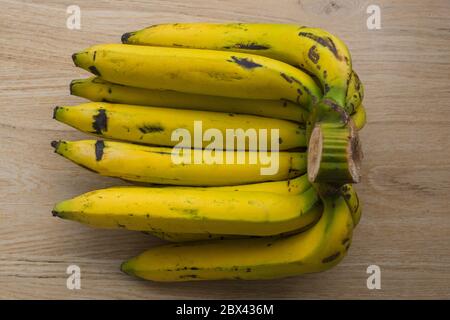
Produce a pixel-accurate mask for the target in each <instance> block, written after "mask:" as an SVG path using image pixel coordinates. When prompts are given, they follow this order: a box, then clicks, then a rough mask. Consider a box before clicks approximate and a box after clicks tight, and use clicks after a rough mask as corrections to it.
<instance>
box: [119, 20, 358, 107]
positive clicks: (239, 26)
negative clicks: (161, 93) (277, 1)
mask: <svg viewBox="0 0 450 320" xmlns="http://www.w3.org/2000/svg"><path fill="white" fill-rule="evenodd" d="M122 42H123V43H127V44H137V45H148V46H161V47H178V48H196V49H207V50H220V51H222V50H224V51H227V50H229V51H234V52H242V53H248V54H256V55H261V56H265V57H269V58H272V59H275V60H279V61H283V62H286V63H288V64H290V65H292V66H296V67H300V68H302V69H306V70H307V71H308V72H309V73H311V74H313V75H314V76H315V77H316V78H317V79H318V80H319V82H320V83H321V86H322V89H323V91H324V93H325V98H332V99H333V100H334V101H335V102H337V103H338V104H339V105H341V106H343V107H345V109H346V111H347V113H348V114H351V113H352V112H353V108H354V106H358V105H359V104H360V103H361V101H362V91H361V90H362V86H361V84H360V82H359V79H358V77H357V76H355V77H354V76H353V75H352V66H351V57H350V53H349V52H348V49H347V47H346V46H345V44H344V43H343V42H342V41H341V40H340V39H338V38H337V37H336V36H334V35H332V34H330V33H328V32H326V31H324V30H321V29H318V28H308V27H304V26H298V25H290V24H254V23H227V24H220V23H175V24H159V25H153V26H150V27H148V28H145V29H142V30H139V31H135V32H128V33H125V34H124V35H123V36H122ZM349 79H350V80H349ZM348 88H349V89H348ZM347 89H348V90H349V91H351V94H350V95H349V97H348V98H347V97H346V96H347ZM353 94H356V95H357V97H353ZM346 98H347V101H346Z"/></svg>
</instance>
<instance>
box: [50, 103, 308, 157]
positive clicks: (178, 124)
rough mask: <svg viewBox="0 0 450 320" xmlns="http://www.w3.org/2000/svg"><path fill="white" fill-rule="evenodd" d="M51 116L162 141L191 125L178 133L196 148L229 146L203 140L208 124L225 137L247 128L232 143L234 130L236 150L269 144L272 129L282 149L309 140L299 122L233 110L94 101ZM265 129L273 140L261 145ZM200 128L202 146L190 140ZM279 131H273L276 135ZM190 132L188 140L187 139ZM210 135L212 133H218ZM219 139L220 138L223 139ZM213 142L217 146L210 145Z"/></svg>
mask: <svg viewBox="0 0 450 320" xmlns="http://www.w3.org/2000/svg"><path fill="white" fill-rule="evenodd" d="M53 117H54V118H55V119H56V120H58V121H60V122H63V123H65V124H68V125H70V126H72V127H74V128H76V129H78V130H80V131H83V132H86V133H91V134H95V135H97V136H101V137H105V138H111V139H118V140H126V141H131V142H137V143H143V144H153V145H160V146H176V145H178V146H179V143H180V141H172V135H173V134H174V133H180V130H182V129H185V130H187V134H188V135H189V136H188V137H186V136H185V135H186V134H185V133H183V132H181V133H183V135H181V133H180V135H179V136H178V139H180V140H182V141H181V143H186V142H187V143H190V146H193V147H194V148H202V147H203V148H206V147H209V148H210V149H219V150H220V149H222V148H223V149H225V148H226V145H224V144H225V143H222V139H218V141H217V140H215V141H213V142H211V141H201V140H204V139H203V137H204V136H203V132H205V133H206V131H207V130H208V129H212V130H214V132H215V133H218V134H221V135H222V137H223V138H226V137H227V135H228V133H227V131H230V130H232V131H231V132H232V133H233V134H234V133H238V130H240V131H241V132H242V133H243V134H242V135H241V136H242V139H237V140H238V142H236V143H234V141H235V139H234V138H235V136H234V135H231V140H232V141H233V144H234V149H237V150H245V149H247V150H268V149H271V147H272V143H273V139H272V135H273V130H272V129H275V130H277V131H278V132H276V133H278V137H277V140H278V141H275V143H279V149H280V150H288V149H293V148H298V147H304V146H305V145H306V141H305V131H304V129H303V128H302V126H301V125H300V124H297V123H294V122H291V121H286V120H280V119H271V118H264V117H257V116H251V115H242V114H234V113H229V114H227V113H219V112H207V111H197V110H182V109H167V108H157V107H144V106H132V105H123V104H111V103H104V102H90V103H84V104H80V105H77V106H63V107H56V108H55V110H54V115H53ZM199 121H201V123H200V122H199ZM196 124H197V125H196ZM199 126H200V127H199ZM196 128H197V129H196ZM264 129H266V133H267V141H266V142H267V143H266V144H269V146H267V145H264V144H263V145H261V143H262V140H261V139H259V138H258V136H259V134H260V133H262V132H263V131H261V130H264ZM217 131H219V132H217ZM196 132H198V135H199V138H200V139H199V140H200V142H199V143H201V145H199V146H196V144H195V143H192V138H194V137H195V136H196ZM274 132H275V131H274ZM244 134H247V135H246V137H251V136H252V135H253V136H254V137H255V139H245V137H244ZM275 137H276V136H273V138H275ZM181 138H182V139H181ZM188 138H189V140H190V141H185V139H188ZM212 138H214V135H213V136H212ZM209 139H211V137H210V138H209ZM227 140H229V139H227ZM250 140H251V141H250ZM239 141H241V143H240V142H239ZM258 141H259V142H258ZM227 142H229V141H227ZM217 143H222V145H218V144H217ZM212 145H214V146H215V147H212ZM230 149H231V148H230Z"/></svg>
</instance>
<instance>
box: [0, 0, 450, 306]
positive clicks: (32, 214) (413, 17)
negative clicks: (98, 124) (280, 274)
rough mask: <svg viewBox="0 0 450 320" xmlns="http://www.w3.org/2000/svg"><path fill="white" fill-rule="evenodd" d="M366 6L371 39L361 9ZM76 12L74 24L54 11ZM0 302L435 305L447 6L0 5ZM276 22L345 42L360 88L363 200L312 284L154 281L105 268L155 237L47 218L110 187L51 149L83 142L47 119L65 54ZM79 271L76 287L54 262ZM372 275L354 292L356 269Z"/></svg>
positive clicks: (443, 253)
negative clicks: (374, 268)
mask: <svg viewBox="0 0 450 320" xmlns="http://www.w3.org/2000/svg"><path fill="white" fill-rule="evenodd" d="M372 3H373V4H378V5H380V7H381V19H382V21H381V23H382V29H381V30H372V31H370V30H368V29H367V27H366V19H367V17H368V14H367V13H366V8H367V6H368V5H370V4H372ZM71 4H77V5H79V6H80V7H81V14H82V17H81V19H82V20H81V23H82V25H81V30H74V31H72V30H68V29H67V28H66V18H67V14H66V8H67V6H69V5H71ZM0 7H1V8H2V10H1V11H0V106H1V107H0V137H1V140H0V298H7V299H11V298H25V299H35V298H44V299H50V298H51V299H55V298H60V299H80V298H97V299H98V298H107V299H109V298H120V299H131V298H138V299H141V298H142V299H158V298H169V299H171V298H193V299H201V298H291V299H300V298H447V299H448V298H450V292H449V287H450V249H449V248H450V226H449V218H450V216H449V215H450V201H449V193H450V151H449V150H450V139H449V137H450V103H449V101H450V86H449V79H450V18H449V17H450V2H449V1H446V0H442V1H395V2H394V1H387V0H377V1H356V0H353V1H352V0H348V1H337V0H335V1H329V0H311V1H300V0H231V1H219V0H190V1H184V0H171V1H166V0H159V1H156V0H155V1H144V0H126V1H104V0H98V1H87V0H84V1H82V0H77V1H73V2H72V1H57V0H45V1H44V0H42V1H19V0H0ZM181 21H247V22H258V21H263V22H287V23H299V24H306V25H311V26H318V27H323V28H325V29H327V30H329V31H331V32H333V33H335V34H337V35H338V36H340V37H341V38H342V39H343V40H344V41H345V42H346V43H347V44H348V46H349V48H350V50H351V52H352V56H353V61H354V66H355V70H357V72H358V73H359V75H360V77H361V79H362V81H363V82H364V85H365V88H366V98H365V105H366V107H367V113H368V119H369V122H368V125H367V126H366V128H365V129H364V130H363V132H362V139H363V142H364V151H365V159H364V170H363V181H362V183H361V184H360V185H358V187H357V189H358V191H359V193H360V197H361V199H362V202H363V205H364V212H363V218H362V221H361V223H360V225H359V226H358V228H357V229H356V231H355V234H354V241H353V245H352V247H351V249H350V251H349V255H348V256H347V257H346V258H345V259H344V261H343V262H342V263H341V264H340V265H339V266H337V267H336V268H334V269H332V270H330V271H328V272H325V273H321V274H313V275H307V276H302V277H297V278H292V279H285V280H277V281H256V282H243V281H234V282H232V281H227V282H224V281H223V282H209V283H201V282H195V283H193V282H191V283H178V284H159V283H151V282H145V281H141V280H138V279H134V278H131V277H129V276H126V275H125V274H122V273H121V272H120V271H119V265H120V263H121V262H122V261H123V260H124V259H127V258H129V257H132V256H134V255H136V254H138V253H140V252H141V251H143V250H144V249H146V248H149V247H150V246H153V245H155V244H157V243H159V241H158V240H156V239H154V238H152V237H150V236H146V235H144V234H140V233H133V232H127V231H123V230H119V231H105V230H94V229H90V228H88V227H85V226H82V225H80V224H77V223H72V222H66V221H63V220H60V219H56V218H52V216H51V214H50V211H51V208H52V206H53V204H54V203H55V202H57V201H60V200H62V199H65V198H69V197H72V196H75V195H78V194H80V193H83V192H86V191H89V190H93V189H95V188H100V187H106V186H110V185H113V184H122V182H119V181H118V180H114V179H109V178H102V177H99V176H96V175H95V174H93V173H90V172H87V171H84V170H82V169H80V168H79V167H77V166H75V165H73V164H72V163H70V162H69V161H67V160H65V159H63V158H61V157H59V156H57V155H55V154H54V153H53V152H52V149H51V147H50V141H51V140H53V139H75V138H81V137H84V136H83V135H82V134H80V133H77V132H75V131H74V130H72V129H70V128H68V127H66V126H63V125H61V124H59V123H57V122H56V121H54V120H52V109H53V107H54V106H55V105H62V104H76V103H78V102H81V101H82V100H81V99H78V98H75V97H71V96H70V95H69V92H68V85H69V82H70V80H71V79H73V78H76V77H80V76H85V75H86V73H84V72H83V71H81V70H78V69H76V68H74V67H73V66H72V61H71V58H70V56H71V54H72V53H73V52H75V51H78V50H80V49H83V48H84V47H87V46H90V45H93V44H95V43H101V42H119V41H120V35H121V34H122V33H123V32H126V31H132V30H136V29H140V28H142V27H144V26H147V25H150V24H155V23H161V22H181ZM70 264H77V265H79V266H80V267H81V272H82V279H81V285H82V289H81V290H74V291H71V290H68V289H67V288H66V277H67V275H66V268H67V266H68V265H70ZM371 264H376V265H378V266H380V268H381V272H382V279H381V281H382V284H381V285H382V288H381V290H368V289H367V287H366V279H367V276H368V275H367V274H366V268H367V267H368V266H369V265H371Z"/></svg>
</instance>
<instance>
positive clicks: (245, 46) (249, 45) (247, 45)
mask: <svg viewBox="0 0 450 320" xmlns="http://www.w3.org/2000/svg"><path fill="white" fill-rule="evenodd" d="M223 48H224V49H227V50H229V49H232V48H236V49H244V50H245V49H246V50H268V49H270V46H269V45H263V44H257V43H255V42H251V43H236V44H235V45H233V46H227V47H223Z"/></svg>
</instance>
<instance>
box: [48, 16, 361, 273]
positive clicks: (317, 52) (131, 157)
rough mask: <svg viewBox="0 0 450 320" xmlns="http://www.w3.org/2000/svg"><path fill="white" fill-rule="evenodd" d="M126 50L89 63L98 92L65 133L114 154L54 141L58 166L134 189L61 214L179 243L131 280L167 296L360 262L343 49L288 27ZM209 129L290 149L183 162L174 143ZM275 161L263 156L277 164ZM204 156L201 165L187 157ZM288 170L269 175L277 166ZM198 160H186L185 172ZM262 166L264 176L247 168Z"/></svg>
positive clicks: (356, 123) (182, 34)
mask: <svg viewBox="0 0 450 320" xmlns="http://www.w3.org/2000/svg"><path fill="white" fill-rule="evenodd" d="M122 42H123V44H101V45H96V46H93V47H90V48H88V49H86V50H84V51H81V52H78V53H75V54H74V55H73V56H72V58H73V61H74V63H75V65H76V66H78V67H81V68H83V69H85V70H87V71H90V72H91V73H92V74H93V75H94V77H91V78H87V79H79V80H73V81H72V83H71V84H70V91H71V94H73V95H76V96H79V97H83V98H86V99H88V100H90V101H91V102H88V103H83V104H80V105H77V106H59V107H56V108H55V109H54V115H53V116H54V119H56V120H58V121H60V122H63V123H65V124H68V125H70V126H72V127H74V128H76V129H78V130H80V131H83V132H86V133H89V134H93V135H96V136H98V137H101V138H107V139H112V140H120V141H110V140H103V139H102V140H82V141H54V142H52V146H53V147H54V149H55V152H56V153H58V154H60V155H62V156H64V157H65V158H67V159H69V160H71V161H73V162H75V163H76V164H78V165H80V166H82V167H85V168H86V169H88V170H91V171H94V172H96V173H98V174H101V175H104V176H111V177H118V178H122V179H124V180H127V181H130V182H134V183H135V186H126V187H111V188H107V189H103V190H96V191H92V192H88V193H86V194H83V195H80V196H78V197H75V198H72V199H69V200H65V201H62V202H60V203H58V204H56V205H55V207H54V209H53V215H54V216H57V217H60V218H63V219H69V220H74V221H78V222H81V223H84V224H87V225H90V226H94V227H100V228H125V229H129V230H137V231H142V232H146V233H149V234H152V235H155V236H157V237H160V238H162V239H164V240H168V241H172V242H174V243H171V244H164V245H160V246H157V247H153V248H151V249H150V250H148V251H146V252H144V253H142V254H141V255H139V256H137V257H135V258H132V259H130V260H128V261H126V262H124V263H123V264H122V266H121V269H122V270H123V271H124V272H126V273H128V274H132V275H135V276H138V277H141V278H144V279H149V280H154V281H189V280H217V279H270V278H280V277H287V276H294V275H299V274H303V273H310V272H318V271H323V270H326V269H329V268H331V267H332V266H334V265H336V264H337V263H339V261H341V259H342V258H343V257H344V256H345V254H346V253H347V251H348V249H349V246H350V243H351V239H352V231H353V229H354V227H355V226H356V225H357V224H358V222H359V219H360V216H361V206H360V203H359V200H358V196H357V194H356V192H355V190H354V189H353V186H352V183H355V182H358V181H359V165H360V161H361V157H362V153H361V149H360V142H359V138H358V130H360V129H361V128H362V127H363V126H364V124H365V121H366V117H365V110H364V107H363V105H362V103H361V102H362V99H363V86H362V84H361V83H360V80H359V78H358V76H357V74H356V73H355V72H354V71H353V70H352V66H351V58H350V54H349V52H348V50H347V48H346V46H345V45H344V44H343V43H342V41H340V40H339V39H338V38H337V37H335V36H333V35H331V34H329V33H328V32H326V31H323V30H321V29H317V28H307V27H302V26H296V25H285V24H243V23H231V24H209V23H188V24H179V23H177V24H163V25H154V26H151V27H148V28H146V29H143V30H140V31H136V32H131V33H125V34H124V35H123V36H122ZM196 121H201V122H202V127H203V129H205V130H207V129H211V130H215V132H218V133H220V134H222V135H223V136H226V134H227V130H229V129H234V130H244V131H246V130H249V129H257V130H264V129H265V130H266V132H268V138H267V140H268V141H271V139H272V140H273V138H274V136H271V135H272V133H271V132H272V130H273V129H276V130H278V131H277V132H278V133H277V135H276V138H277V139H278V143H279V145H278V148H277V149H273V148H266V149H264V148H262V147H261V145H259V146H258V145H254V144H251V143H250V142H248V143H244V144H242V145H239V146H234V145H233V146H232V148H231V149H230V148H222V149H221V150H217V149H216V150H215V151H214V152H215V155H214V159H215V160H217V159H218V158H219V160H222V159H237V158H240V159H241V160H243V161H241V162H239V161H235V162H232V163H231V164H230V163H224V162H223V161H211V158H213V157H212V155H211V154H212V153H210V157H209V158H208V157H206V158H203V160H202V161H200V162H198V161H197V162H196V161H195V158H196V155H198V153H202V154H203V155H204V154H205V152H206V151H208V147H210V146H211V145H210V144H209V143H206V142H204V141H202V142H201V144H200V145H198V146H197V147H198V148H193V149H186V148H185V149H183V153H186V154H184V156H186V157H187V159H188V160H192V159H194V160H192V161H188V162H183V163H174V158H173V156H174V153H175V151H176V148H174V146H176V144H177V143H176V142H174V139H173V134H174V132H178V131H177V130H180V128H181V129H184V130H187V131H188V132H190V133H194V131H195V130H196V128H195V123H196ZM263 149H264V150H263ZM188 151H189V152H188ZM263 151H264V152H267V153H268V154H271V155H276V156H277V159H278V170H277V172H276V173H275V174H272V175H262V174H261V169H262V168H263V167H264V163H263V161H262V160H261V157H259V155H260V154H261V153H262V152H263ZM186 157H184V158H186ZM250 158H253V159H257V161H253V162H251V161H245V160H249V159H250Z"/></svg>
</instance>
